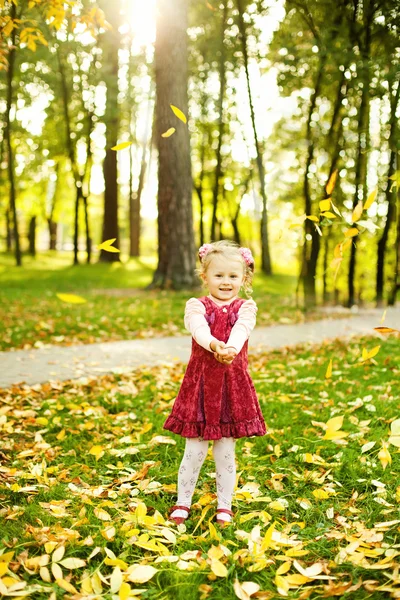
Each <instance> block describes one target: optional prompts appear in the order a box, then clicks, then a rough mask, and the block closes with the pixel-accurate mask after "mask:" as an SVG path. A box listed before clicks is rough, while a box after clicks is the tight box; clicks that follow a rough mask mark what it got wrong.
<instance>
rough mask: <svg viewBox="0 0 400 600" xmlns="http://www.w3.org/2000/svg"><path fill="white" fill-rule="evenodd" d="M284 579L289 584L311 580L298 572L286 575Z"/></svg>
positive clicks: (300, 583) (298, 583) (299, 583)
mask: <svg viewBox="0 0 400 600" xmlns="http://www.w3.org/2000/svg"><path fill="white" fill-rule="evenodd" d="M286 580H287V582H288V583H289V584H290V585H302V584H303V583H307V582H308V581H312V579H311V578H310V577H306V576H305V575H300V573H293V575H287V576H286Z"/></svg>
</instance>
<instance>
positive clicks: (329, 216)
mask: <svg viewBox="0 0 400 600" xmlns="http://www.w3.org/2000/svg"><path fill="white" fill-rule="evenodd" d="M321 216H322V217H328V218H329V219H336V215H335V214H334V213H333V212H329V210H328V212H323V213H321Z"/></svg>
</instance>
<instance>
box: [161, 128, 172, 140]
mask: <svg viewBox="0 0 400 600" xmlns="http://www.w3.org/2000/svg"><path fill="white" fill-rule="evenodd" d="M175 131H176V129H175V127H170V128H169V129H168V130H167V131H165V132H164V133H162V134H161V137H164V138H168V137H171V135H172V134H173V133H175Z"/></svg>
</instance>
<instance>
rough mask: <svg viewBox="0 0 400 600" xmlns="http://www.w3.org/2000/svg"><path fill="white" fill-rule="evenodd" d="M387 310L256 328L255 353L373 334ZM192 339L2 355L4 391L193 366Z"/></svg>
mask: <svg viewBox="0 0 400 600" xmlns="http://www.w3.org/2000/svg"><path fill="white" fill-rule="evenodd" d="M382 314H383V309H381V308H379V309H369V310H363V311H359V314H358V315H356V316H349V317H345V318H340V319H329V318H326V319H321V320H319V321H312V322H308V323H300V324H294V325H272V326H269V327H257V326H256V327H255V328H254V330H253V331H252V332H251V335H250V338H249V353H252V354H253V353H254V354H257V353H258V352H265V351H267V350H268V349H273V348H282V347H285V346H293V345H296V344H299V343H304V342H309V343H317V344H318V343H322V342H323V341H324V340H332V339H335V338H348V337H351V336H354V335H362V334H371V335H374V334H375V335H377V336H378V337H380V338H382V339H384V336H383V335H381V334H379V333H377V332H375V331H374V329H373V328H374V327H379V326H380V325H381V317H382ZM384 325H386V326H387V327H393V328H394V329H400V306H399V305H398V306H396V307H389V308H388V309H387V312H386V317H385V320H384ZM191 339H192V338H191V336H190V335H185V336H175V337H162V338H149V339H140V340H128V341H119V342H104V343H97V344H85V345H78V346H65V347H64V346H50V347H44V348H38V349H33V350H15V351H10V352H0V388H9V387H10V386H11V385H12V384H21V383H25V384H28V385H33V384H37V383H39V384H40V383H44V382H46V381H56V380H60V381H65V380H67V379H80V378H81V377H87V376H89V375H90V376H96V375H98V376H99V375H104V374H106V373H126V372H129V371H131V370H132V369H134V368H137V367H141V366H143V367H151V366H155V365H160V364H166V363H170V364H171V363H173V362H174V361H182V362H184V363H187V362H188V361H189V357H190V351H191Z"/></svg>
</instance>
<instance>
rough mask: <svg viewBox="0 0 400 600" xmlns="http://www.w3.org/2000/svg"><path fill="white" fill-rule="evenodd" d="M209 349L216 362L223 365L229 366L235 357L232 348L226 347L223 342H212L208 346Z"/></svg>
mask: <svg viewBox="0 0 400 600" xmlns="http://www.w3.org/2000/svg"><path fill="white" fill-rule="evenodd" d="M210 348H211V350H213V354H214V357H215V358H216V359H217V361H218V362H220V363H223V364H225V365H230V364H231V362H232V361H233V360H234V358H235V357H236V356H237V352H236V350H235V348H234V347H233V346H227V345H226V344H225V342H220V341H218V342H216V341H215V340H213V341H212V342H211V344H210Z"/></svg>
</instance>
